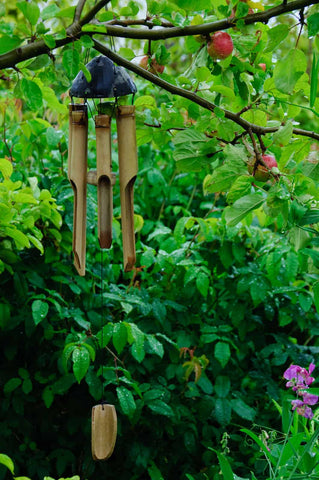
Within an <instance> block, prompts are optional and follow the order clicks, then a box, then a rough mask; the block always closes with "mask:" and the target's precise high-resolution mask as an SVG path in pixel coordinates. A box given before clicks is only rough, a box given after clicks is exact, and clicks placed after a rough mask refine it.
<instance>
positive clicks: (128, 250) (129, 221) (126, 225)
mask: <svg viewBox="0 0 319 480" xmlns="http://www.w3.org/2000/svg"><path fill="white" fill-rule="evenodd" d="M116 124H117V137H118V152H119V171H120V196H121V223H122V239H123V261H124V271H125V272H128V271H130V270H132V268H133V266H134V264H135V261H136V255H135V235H134V193H133V187H134V182H135V180H136V175H137V148H136V125H135V107H134V105H121V106H118V107H117V109H116Z"/></svg>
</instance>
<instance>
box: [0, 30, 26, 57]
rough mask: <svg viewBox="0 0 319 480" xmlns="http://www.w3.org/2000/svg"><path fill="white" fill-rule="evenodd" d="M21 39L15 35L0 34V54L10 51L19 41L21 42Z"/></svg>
mask: <svg viewBox="0 0 319 480" xmlns="http://www.w3.org/2000/svg"><path fill="white" fill-rule="evenodd" d="M22 41H23V40H22V39H21V38H19V37H17V36H16V35H10V36H9V35H1V36H0V55H3V54H4V53H7V52H10V50H13V49H14V48H17V47H18V46H19V45H20V43H22Z"/></svg>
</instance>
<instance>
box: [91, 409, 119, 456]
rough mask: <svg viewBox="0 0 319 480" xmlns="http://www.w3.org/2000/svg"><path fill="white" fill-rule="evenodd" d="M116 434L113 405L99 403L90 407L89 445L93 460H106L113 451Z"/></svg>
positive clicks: (115, 417)
mask: <svg viewBox="0 0 319 480" xmlns="http://www.w3.org/2000/svg"><path fill="white" fill-rule="evenodd" d="M116 435H117V416H116V410H115V407H114V405H109V404H100V405H95V406H94V407H93V408H92V433H91V447H92V457H93V460H107V459H108V458H109V457H110V456H111V455H112V453H113V450H114V447H115V442H116Z"/></svg>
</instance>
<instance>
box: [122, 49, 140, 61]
mask: <svg viewBox="0 0 319 480" xmlns="http://www.w3.org/2000/svg"><path fill="white" fill-rule="evenodd" d="M119 55H121V57H124V58H126V59H127V60H132V59H133V58H135V56H136V55H135V53H134V52H133V50H132V49H131V48H126V47H121V48H120V49H119Z"/></svg>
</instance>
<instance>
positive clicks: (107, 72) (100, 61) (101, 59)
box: [70, 55, 136, 98]
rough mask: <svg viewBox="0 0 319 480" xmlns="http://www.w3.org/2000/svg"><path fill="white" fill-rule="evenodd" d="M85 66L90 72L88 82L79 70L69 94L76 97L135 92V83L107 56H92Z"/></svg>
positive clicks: (103, 96)
mask: <svg viewBox="0 0 319 480" xmlns="http://www.w3.org/2000/svg"><path fill="white" fill-rule="evenodd" d="M86 68H87V69H88V70H89V72H90V74H91V81H90V82H88V81H87V79H86V78H85V76H84V73H83V72H82V71H81V72H79V73H78V74H77V76H76V77H75V80H74V82H73V84H72V87H71V89H70V96H71V97H77V98H110V97H122V96H124V95H130V94H132V93H135V92H136V86H135V83H134V82H133V81H132V79H131V77H130V76H129V74H128V73H127V72H126V70H124V68H122V67H116V66H115V65H114V63H113V62H112V61H111V60H110V59H109V58H107V57H105V56H103V55H99V56H98V57H95V58H93V60H91V61H90V62H89V63H88V64H87V65H86Z"/></svg>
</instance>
